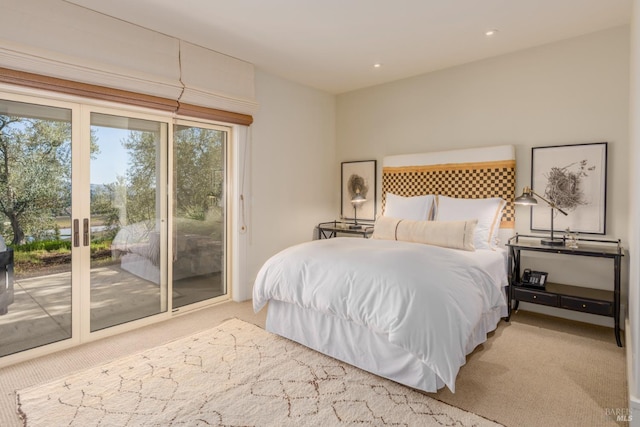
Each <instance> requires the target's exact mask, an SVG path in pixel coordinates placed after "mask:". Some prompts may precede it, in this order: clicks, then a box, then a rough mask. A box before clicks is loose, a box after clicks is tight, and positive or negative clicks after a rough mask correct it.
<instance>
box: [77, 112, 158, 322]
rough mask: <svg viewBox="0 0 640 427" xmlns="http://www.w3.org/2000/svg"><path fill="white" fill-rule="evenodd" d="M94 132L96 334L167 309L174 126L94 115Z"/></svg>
mask: <svg viewBox="0 0 640 427" xmlns="http://www.w3.org/2000/svg"><path fill="white" fill-rule="evenodd" d="M90 132H91V135H90V139H91V155H90V159H91V160H90V171H91V173H90V180H89V182H90V189H89V191H90V200H91V205H90V206H91V209H90V220H89V223H90V224H91V227H90V230H89V232H90V236H91V239H90V240H91V287H90V289H91V302H90V304H91V316H90V323H91V332H94V331H97V330H100V329H104V328H108V327H111V326H115V325H120V324H123V323H127V322H130V321H132V320H136V319H140V318H143V317H147V316H151V315H154V314H158V313H161V312H165V311H167V280H166V253H167V250H166V246H167V245H166V242H167V227H166V224H167V221H166V218H167V214H166V212H167V202H166V185H163V183H164V182H166V151H167V150H166V149H167V146H168V141H167V136H168V133H167V132H168V124H167V123H161V122H157V121H152V120H145V119H140V118H132V117H125V116H117V115H113V114H102V113H95V112H93V113H91V130H90ZM163 171H165V173H164V174H163ZM163 176H164V177H165V178H163Z"/></svg>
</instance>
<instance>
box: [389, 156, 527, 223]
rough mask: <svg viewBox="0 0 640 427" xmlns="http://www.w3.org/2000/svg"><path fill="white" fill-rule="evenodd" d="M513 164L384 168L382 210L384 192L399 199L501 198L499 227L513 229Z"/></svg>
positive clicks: (514, 176) (489, 163) (514, 180)
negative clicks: (501, 207) (428, 196)
mask: <svg viewBox="0 0 640 427" xmlns="http://www.w3.org/2000/svg"><path fill="white" fill-rule="evenodd" d="M515 187H516V162H515V160H501V161H495V162H482V163H457V164H443V165H430V166H398V167H389V166H385V167H384V168H383V169H382V211H383V212H384V207H385V202H386V200H385V196H386V194H387V193H393V194H397V195H399V196H404V197H410V196H422V195H425V194H441V195H443V196H449V197H458V198H465V199H485V198H488V197H502V198H503V199H504V200H506V201H507V205H506V206H505V208H504V211H503V213H502V221H501V223H500V227H501V228H514V227H515V205H514V203H513V199H514V197H515Z"/></svg>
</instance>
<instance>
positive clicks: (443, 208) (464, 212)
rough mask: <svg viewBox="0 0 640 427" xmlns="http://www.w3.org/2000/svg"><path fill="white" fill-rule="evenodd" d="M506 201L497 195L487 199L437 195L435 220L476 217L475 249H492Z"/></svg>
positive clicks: (459, 219) (456, 219) (460, 219)
mask: <svg viewBox="0 0 640 427" xmlns="http://www.w3.org/2000/svg"><path fill="white" fill-rule="evenodd" d="M506 204H507V202H505V201H504V200H503V199H501V198H499V197H492V198H488V199H457V198H454V197H447V196H437V198H436V206H437V207H436V215H435V219H436V220H437V221H462V220H468V219H474V218H477V220H478V225H477V226H476V232H475V237H474V246H475V248H476V249H493V248H494V246H495V245H494V243H493V242H494V241H495V239H496V237H497V236H498V230H499V228H500V219H501V217H502V210H503V209H504V207H505V205H506Z"/></svg>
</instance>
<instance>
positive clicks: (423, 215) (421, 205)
mask: <svg viewBox="0 0 640 427" xmlns="http://www.w3.org/2000/svg"><path fill="white" fill-rule="evenodd" d="M386 199H387V201H386V204H385V207H384V216H390V217H393V218H400V219H410V220H414V221H422V220H427V219H431V218H430V213H431V206H432V205H433V199H434V197H433V195H427V196H414V197H403V196H398V195H396V194H392V193H387V195H386Z"/></svg>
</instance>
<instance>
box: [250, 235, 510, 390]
mask: <svg viewBox="0 0 640 427" xmlns="http://www.w3.org/2000/svg"><path fill="white" fill-rule="evenodd" d="M487 261H489V262H487ZM483 266H484V267H483ZM487 266H489V267H487ZM504 267H505V266H504V258H503V257H502V255H501V254H499V253H495V252H493V251H476V252H463V251H459V250H454V249H445V248H440V247H436V246H429V245H424V244H419V243H409V242H400V241H390V240H376V239H358V238H351V237H343V238H333V239H325V240H315V241H312V242H307V243H303V244H300V245H296V246H292V247H290V248H287V249H285V250H283V251H282V252H280V253H278V254H276V255H274V256H273V257H272V258H270V259H269V260H268V261H267V262H266V263H265V264H264V265H263V267H262V268H261V269H260V271H259V273H258V276H257V278H256V282H255V285H254V288H253V308H254V310H255V311H256V312H257V311H259V310H260V309H261V308H262V307H264V305H265V304H266V303H267V302H268V301H269V300H270V299H274V300H280V301H284V302H287V303H293V304H297V305H299V306H302V307H304V308H307V309H313V310H316V311H319V312H322V313H325V314H327V315H332V316H337V317H340V318H342V319H347V320H349V321H352V322H356V323H358V324H360V325H363V326H366V327H367V328H368V329H370V330H371V331H373V332H375V333H380V334H384V335H386V336H388V340H389V341H390V342H391V343H393V344H394V345H397V346H400V347H401V348H403V349H405V350H406V351H408V352H410V353H412V354H413V355H414V356H416V357H417V358H418V359H420V360H421V361H422V362H423V363H425V364H426V365H427V366H428V367H429V368H431V369H432V370H433V371H434V372H435V373H436V374H437V375H438V376H439V377H440V378H441V379H442V380H443V382H444V383H445V384H446V385H447V386H448V387H449V389H451V390H454V389H455V388H454V387H455V378H456V376H457V374H458V370H459V369H460V366H462V365H464V363H465V356H466V354H467V349H466V347H467V343H468V342H469V340H470V337H471V335H472V334H473V331H474V329H475V328H476V326H477V325H478V324H479V322H481V320H482V316H483V314H484V313H487V312H489V311H491V310H495V309H496V308H500V309H502V308H504V307H506V302H505V297H504V292H503V289H502V287H503V286H505V285H506V274H502V275H501V274H497V273H496V269H498V270H500V269H502V268H504ZM505 270H506V269H505ZM318 332H319V333H320V331H318Z"/></svg>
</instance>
